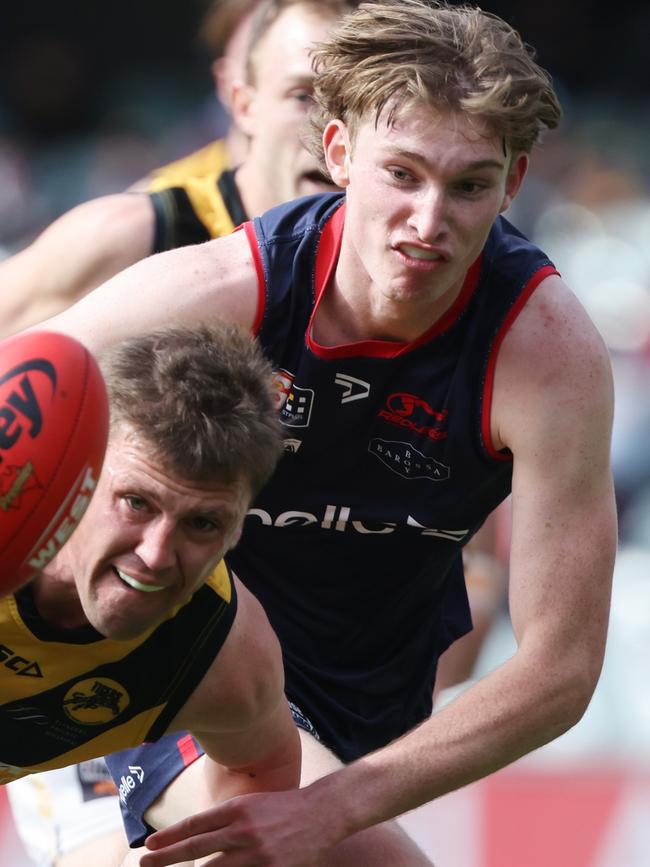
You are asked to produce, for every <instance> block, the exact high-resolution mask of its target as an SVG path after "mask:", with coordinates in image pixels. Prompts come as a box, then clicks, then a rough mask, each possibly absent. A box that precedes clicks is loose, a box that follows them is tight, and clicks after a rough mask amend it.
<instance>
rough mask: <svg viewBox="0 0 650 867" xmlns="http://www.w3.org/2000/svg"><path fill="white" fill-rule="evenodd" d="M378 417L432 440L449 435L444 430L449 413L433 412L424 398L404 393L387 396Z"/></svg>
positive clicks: (441, 438)
mask: <svg viewBox="0 0 650 867" xmlns="http://www.w3.org/2000/svg"><path fill="white" fill-rule="evenodd" d="M378 415H379V417H380V418H383V419H385V420H386V421H387V422H389V423H390V424H394V425H397V426H398V427H401V428H406V429H407V430H411V431H413V432H414V433H417V434H424V435H425V436H427V437H429V439H432V440H444V439H447V437H448V435H449V434H448V431H447V430H446V427H447V419H448V416H449V411H448V410H446V409H445V410H442V411H439V410H435V409H433V408H432V407H431V406H430V405H429V404H428V403H427V401H426V400H424V398H421V397H418V396H417V395H416V394H410V393H409V392H406V391H399V392H395V393H394V394H391V395H389V396H388V398H387V400H386V406H385V407H384V408H383V409H380V410H379V413H378Z"/></svg>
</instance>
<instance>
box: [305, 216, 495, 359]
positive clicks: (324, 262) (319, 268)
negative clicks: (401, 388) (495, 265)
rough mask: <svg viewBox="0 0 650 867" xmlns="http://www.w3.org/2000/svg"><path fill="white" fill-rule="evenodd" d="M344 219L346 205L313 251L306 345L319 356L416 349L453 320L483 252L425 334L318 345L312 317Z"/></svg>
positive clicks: (384, 355) (388, 353)
mask: <svg viewBox="0 0 650 867" xmlns="http://www.w3.org/2000/svg"><path fill="white" fill-rule="evenodd" d="M344 222H345V205H341V207H340V208H339V209H338V210H337V211H336V213H335V214H334V215H333V216H332V218H331V219H330V220H329V221H328V222H327V223H326V225H325V227H324V228H323V232H322V234H321V239H320V242H319V245H318V250H317V252H316V271H315V277H314V280H315V287H314V289H315V296H316V303H315V304H314V310H313V312H312V315H311V318H310V320H309V327H308V328H307V345H308V347H309V348H310V349H311V351H312V352H313V353H314V355H318V356H319V357H320V358H352V357H355V356H360V355H363V356H367V357H373V358H397V357H398V356H400V355H404V354H405V353H407V352H411V351H412V350H413V349H417V348H418V347H419V346H422V345H423V344H424V343H427V342H428V341H429V340H432V339H433V338H434V337H437V336H438V335H439V334H442V333H443V332H445V331H446V330H447V329H448V328H450V327H451V326H452V325H453V324H454V322H455V321H456V320H457V319H458V317H459V316H460V314H461V313H462V311H463V310H464V309H465V307H466V306H467V304H468V303H469V300H470V298H471V297H472V295H473V294H474V291H475V289H476V286H477V284H478V278H479V274H480V272H481V262H482V255H481V256H479V257H478V259H476V261H475V262H474V263H473V264H472V265H471V266H470V268H469V270H468V271H467V274H466V276H465V281H464V283H463V286H462V289H461V290H460V292H459V294H458V297H457V298H456V299H455V301H454V303H453V304H452V305H451V307H450V308H449V310H447V311H446V312H445V313H444V314H443V316H442V317H441V318H440V319H439V320H438V321H437V322H435V323H434V324H433V325H432V326H431V328H429V330H428V331H425V333H424V334H421V335H420V336H419V337H418V338H416V339H415V340H412V341H409V342H406V343H405V342H403V341H394V340H359V341H356V342H355V343H341V344H339V345H337V346H321V345H320V343H316V341H315V340H314V339H313V338H312V336H311V334H312V327H313V322H314V317H315V315H316V311H317V310H318V304H319V302H320V300H321V298H322V296H323V292H324V290H325V288H326V287H327V285H328V283H329V281H330V278H331V276H332V272H333V270H334V266H335V264H336V262H337V260H338V255H339V250H340V248H341V238H342V236H343V224H344Z"/></svg>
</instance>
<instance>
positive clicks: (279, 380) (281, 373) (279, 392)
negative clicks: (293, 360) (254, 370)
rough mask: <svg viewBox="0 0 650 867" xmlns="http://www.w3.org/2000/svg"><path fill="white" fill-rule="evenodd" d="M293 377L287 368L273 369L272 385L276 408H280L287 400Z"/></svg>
mask: <svg viewBox="0 0 650 867" xmlns="http://www.w3.org/2000/svg"><path fill="white" fill-rule="evenodd" d="M294 379H295V376H294V375H293V373H289V371H288V370H283V369H282V368H280V370H274V371H273V380H272V385H273V389H274V393H275V401H276V404H277V407H278V409H282V407H283V406H284V405H285V403H286V402H287V398H288V397H289V393H290V391H291V386H292V385H293V381H294Z"/></svg>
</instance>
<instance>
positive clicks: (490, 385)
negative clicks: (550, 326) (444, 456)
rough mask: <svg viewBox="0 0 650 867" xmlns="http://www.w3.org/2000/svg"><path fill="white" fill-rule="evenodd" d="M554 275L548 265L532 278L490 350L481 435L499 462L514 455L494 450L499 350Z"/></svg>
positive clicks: (491, 453) (553, 271)
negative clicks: (530, 301)
mask: <svg viewBox="0 0 650 867" xmlns="http://www.w3.org/2000/svg"><path fill="white" fill-rule="evenodd" d="M552 274H558V275H559V271H557V270H556V269H555V268H554V267H553V266H552V265H546V266H545V267H544V268H540V269H539V271H537V272H536V273H535V274H533V276H532V277H531V278H530V280H529V281H528V283H526V285H525V286H524V289H523V291H522V293H521V295H520V296H519V298H517V300H516V301H515V303H514V304H513V306H512V308H511V310H510V311H509V313H508V315H507V316H506V318H505V319H504V320H503V323H502V325H501V328H500V329H499V331H498V332H497V335H496V337H495V339H494V343H493V344H492V349H491V350H490V355H489V357H488V363H487V369H486V373H485V384H484V386H483V406H482V409H481V434H482V436H483V444H484V446H485V450H486V452H487V453H488V454H489V455H490V457H492V458H494V459H495V460H497V461H511V460H512V455H511V454H510V453H509V452H500V451H497V450H496V449H495V448H494V444H493V443H492V425H491V420H492V396H493V393H494V371H495V368H496V363H497V356H498V354H499V349H500V348H501V344H502V343H503V340H504V338H505V336H506V334H507V333H508V331H509V330H510V328H511V327H512V324H513V322H514V321H515V320H516V318H517V317H518V316H519V314H520V313H521V311H522V309H523V307H524V305H525V303H526V302H527V301H528V299H529V298H530V296H531V295H532V294H533V292H534V291H535V289H537V287H538V286H539V284H540V283H541V282H542V280H545V279H546V278H547V277H550V276H551V275H552Z"/></svg>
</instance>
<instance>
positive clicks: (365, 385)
mask: <svg viewBox="0 0 650 867" xmlns="http://www.w3.org/2000/svg"><path fill="white" fill-rule="evenodd" d="M334 382H335V383H336V385H340V386H341V387H342V388H343V389H344V391H343V395H342V396H341V403H350V401H353V400H363V399H364V397H368V395H369V394H370V383H369V382H365V381H364V380H363V379H357V378H356V376H348V374H347V373H337V374H336V376H335V378H334Z"/></svg>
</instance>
